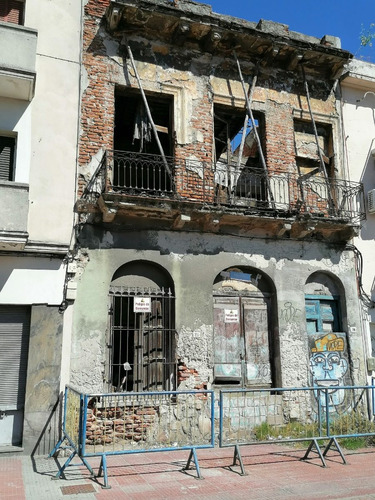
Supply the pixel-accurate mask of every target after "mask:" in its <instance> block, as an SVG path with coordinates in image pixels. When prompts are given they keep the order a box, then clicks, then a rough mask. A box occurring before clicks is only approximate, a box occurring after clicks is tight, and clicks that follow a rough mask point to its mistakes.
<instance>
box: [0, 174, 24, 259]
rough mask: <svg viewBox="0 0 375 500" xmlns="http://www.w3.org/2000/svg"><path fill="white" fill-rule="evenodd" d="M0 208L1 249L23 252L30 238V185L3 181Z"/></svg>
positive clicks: (0, 186) (0, 185) (0, 188)
mask: <svg viewBox="0 0 375 500" xmlns="http://www.w3.org/2000/svg"><path fill="white" fill-rule="evenodd" d="M0 208H1V210H0V249H1V250H23V248H24V247H25V244H26V241H27V238H28V233H27V218H28V213H29V186H28V184H21V183H18V182H7V181H1V182H0Z"/></svg>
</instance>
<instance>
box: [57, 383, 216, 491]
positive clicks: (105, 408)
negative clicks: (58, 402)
mask: <svg viewBox="0 0 375 500" xmlns="http://www.w3.org/2000/svg"><path fill="white" fill-rule="evenodd" d="M65 439H66V440H67V441H68V443H69V445H70V448H71V450H72V451H71V454H70V456H69V458H68V459H67V461H66V462H65V464H64V465H63V466H62V467H61V468H60V470H59V472H58V473H57V474H56V479H57V478H59V477H60V476H61V474H62V473H63V471H64V470H65V468H66V467H67V466H68V465H69V464H70V462H71V460H72V459H73V457H74V456H75V455H78V456H79V457H80V459H81V460H82V462H83V463H84V464H85V465H86V467H87V468H88V470H89V471H90V473H91V474H92V475H94V473H93V470H92V468H91V467H90V465H89V464H88V462H87V461H86V458H87V457H95V456H100V457H101V463H100V467H99V472H98V477H99V476H101V474H102V473H103V476H104V487H105V488H108V487H109V486H108V473H107V456H110V455H122V454H131V453H146V452H153V451H154V452H155V451H174V450H190V455H189V458H188V461H187V465H186V467H185V470H187V469H189V467H190V464H191V461H194V463H195V467H196V472H197V476H198V477H199V478H201V473H200V468H199V463H198V458H197V454H196V450H197V449H200V448H212V447H214V439H215V433H214V393H213V391H203V390H202V391H200V390H197V391H163V392H144V393H130V392H128V393H110V394H81V393H79V392H78V391H75V390H74V389H72V388H70V387H67V388H66V391H65V409H64V422H63V435H62V438H61V439H60V441H59V442H58V443H57V445H56V446H55V448H54V449H53V450H52V452H51V453H50V456H52V455H53V454H54V453H55V452H56V451H57V449H58V448H59V447H60V446H61V444H62V442H63V441H64V440H65Z"/></svg>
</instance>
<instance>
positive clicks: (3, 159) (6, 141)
mask: <svg viewBox="0 0 375 500" xmlns="http://www.w3.org/2000/svg"><path fill="white" fill-rule="evenodd" d="M15 148H16V139H15V137H4V136H0V181H13V180H14V155H15Z"/></svg>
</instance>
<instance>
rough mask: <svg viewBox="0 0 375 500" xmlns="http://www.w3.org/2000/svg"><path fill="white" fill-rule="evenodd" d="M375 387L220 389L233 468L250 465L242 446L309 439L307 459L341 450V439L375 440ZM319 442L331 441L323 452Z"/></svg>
mask: <svg viewBox="0 0 375 500" xmlns="http://www.w3.org/2000/svg"><path fill="white" fill-rule="evenodd" d="M374 389H375V387H374V386H355V387H354V386H353V387H348V386H340V387H338V386H331V387H325V388H321V387H304V388H276V389H228V390H222V391H220V401H219V412H220V414H219V445H220V447H228V446H234V459H233V465H235V464H236V463H237V461H238V463H239V465H240V467H241V473H242V474H244V473H245V471H244V467H243V462H242V458H241V453H240V446H241V445H253V444H267V443H268V444H269V443H291V442H299V441H309V442H310V444H309V447H308V449H307V451H306V453H305V456H304V457H303V458H304V459H307V458H309V455H310V453H311V452H316V453H317V454H318V455H319V458H320V459H321V461H322V464H323V466H324V467H325V466H326V463H325V460H324V457H325V456H326V455H327V453H328V451H329V450H330V449H331V448H335V449H336V451H338V453H339V454H340V456H341V458H342V460H343V462H344V463H346V461H345V458H344V455H343V453H342V450H341V448H340V446H339V444H338V442H337V439H339V438H344V437H345V438H349V437H355V438H357V437H363V436H375V423H374V422H373V413H372V411H371V404H372V401H373V395H374ZM319 441H328V444H327V445H326V446H325V448H324V450H323V451H322V450H321V449H320V446H319Z"/></svg>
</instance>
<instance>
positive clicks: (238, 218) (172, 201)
mask: <svg viewBox="0 0 375 500" xmlns="http://www.w3.org/2000/svg"><path fill="white" fill-rule="evenodd" d="M96 210H97V211H98V210H100V211H101V212H102V213H103V221H104V222H113V221H115V222H116V221H117V222H119V223H121V224H123V223H124V222H125V223H126V219H129V222H130V219H133V224H134V217H142V216H144V217H148V218H149V219H155V220H157V221H158V224H159V225H160V224H162V221H165V222H166V226H170V225H171V224H172V226H171V227H172V228H179V229H181V227H182V226H183V225H184V224H185V223H187V224H188V225H190V227H191V225H195V227H196V228H199V229H200V230H208V231H211V230H214V229H215V230H220V227H221V228H223V227H224V226H231V225H232V226H237V227H241V230H243V229H244V228H246V227H249V229H252V230H254V229H255V228H257V227H258V229H259V228H260V227H262V228H263V229H264V228H265V225H266V226H267V227H268V229H269V231H271V232H272V233H276V234H277V235H281V234H280V233H282V234H283V233H284V232H288V234H289V235H290V236H291V237H297V238H301V237H305V236H307V235H308V234H312V233H314V234H315V235H316V234H318V233H321V234H322V235H323V236H324V237H326V238H328V239H339V240H342V239H348V238H349V237H351V236H352V235H350V234H351V233H352V231H353V228H354V227H355V226H358V225H359V223H360V221H361V220H362V219H364V218H365V209H364V196H363V188H362V185H361V184H360V183H356V182H349V181H345V180H339V179H329V180H328V181H326V180H325V179H324V177H321V176H319V174H318V175H315V176H312V177H310V178H308V179H307V180H306V176H305V178H304V179H303V180H302V179H301V178H300V177H299V176H298V175H297V174H296V173H291V172H272V173H268V175H266V174H265V172H264V171H259V170H256V169H249V168H247V167H243V166H240V167H238V166H236V165H226V164H224V163H217V164H216V166H215V167H212V166H211V164H208V163H207V164H204V163H198V162H194V161H186V160H185V161H176V160H175V159H173V158H169V157H168V158H162V157H161V156H158V155H147V154H140V153H131V152H123V151H107V152H106V153H105V155H104V157H103V160H102V162H101V163H100V165H99V167H98V169H97V171H96V172H95V174H94V176H93V177H92V179H91V180H90V182H89V183H88V185H87V186H86V189H85V191H84V193H83V195H82V199H81V200H80V202H79V204H78V211H80V212H90V211H92V212H95V211H96ZM184 221H185V222H184ZM256 221H258V222H256ZM280 224H281V225H280ZM289 226H290V227H289ZM336 237H337V238H336Z"/></svg>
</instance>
